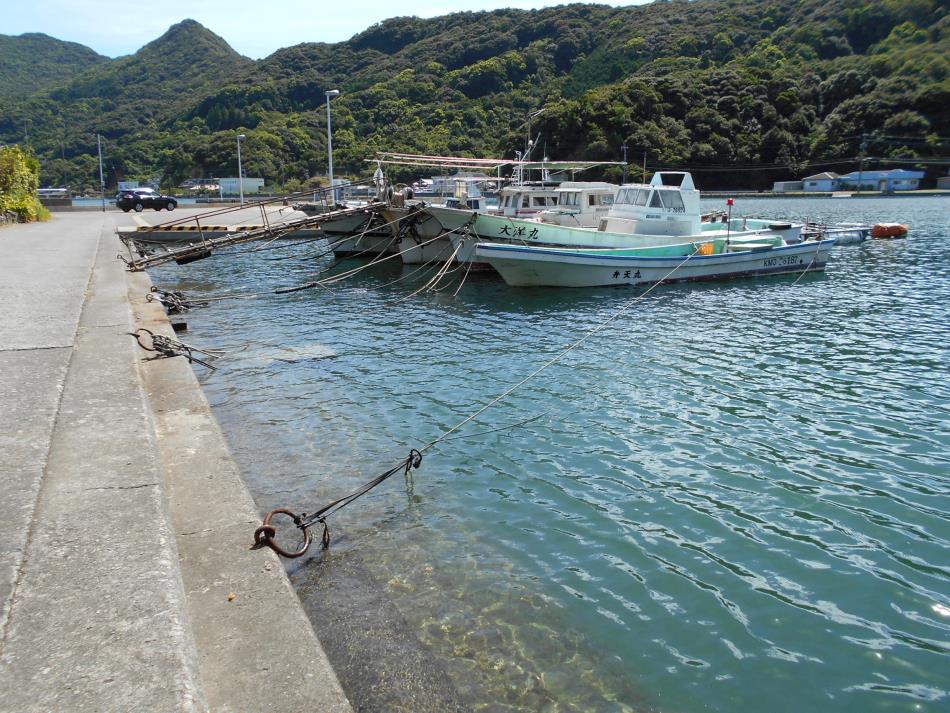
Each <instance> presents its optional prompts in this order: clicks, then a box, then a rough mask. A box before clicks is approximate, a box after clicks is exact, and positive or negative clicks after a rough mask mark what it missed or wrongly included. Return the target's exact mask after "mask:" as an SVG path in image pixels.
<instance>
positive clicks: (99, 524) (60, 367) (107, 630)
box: [0, 212, 350, 712]
mask: <svg viewBox="0 0 950 713" xmlns="http://www.w3.org/2000/svg"><path fill="white" fill-rule="evenodd" d="M117 222H119V223H120V224H121V223H126V222H127V218H126V216H123V215H122V214H116V213H112V212H110V213H93V212H73V213H61V214H56V217H54V219H53V220H52V221H50V222H49V223H45V224H34V225H24V226H10V227H6V228H2V229H0V314H2V317H0V492H2V493H3V497H2V498H0V691H2V692H3V695H2V697H0V710H2V711H49V710H94V711H129V710H156V711H178V710H180V711H193V710H194V711H203V710H265V709H267V710H275V711H281V710H320V711H334V712H335V711H341V712H343V711H349V710H350V708H349V704H348V703H347V701H346V698H345V696H344V694H343V692H342V690H341V689H340V687H339V684H338V682H337V681H336V677H335V675H334V674H333V671H332V670H331V669H330V667H329V664H328V663H327V660H326V657H325V655H324V653H323V650H322V648H321V647H320V644H319V642H318V641H317V640H316V637H315V636H314V635H313V631H312V629H311V628H310V625H309V622H308V621H307V619H306V617H305V616H304V614H303V613H302V610H301V608H300V605H299V601H298V600H297V599H296V595H294V593H293V591H292V590H291V589H290V586H289V584H288V582H287V579H286V576H285V574H284V571H283V568H282V566H281V565H280V564H279V562H278V561H277V560H276V558H275V557H273V556H272V554H271V553H270V552H269V551H250V550H248V544H249V536H250V532H252V530H253V523H254V522H255V520H256V518H257V513H256V511H255V508H254V506H253V503H252V502H251V500H250V497H249V496H248V495H247V491H246V489H245V488H244V486H243V483H242V482H241V480H240V476H239V473H238V472H237V469H236V467H235V466H234V463H233V461H232V460H231V458H230V455H229V454H228V452H227V448H226V446H225V445H224V442H223V439H222V438H221V434H220V431H219V430H218V428H217V424H216V423H215V422H214V419H213V417H212V416H211V414H210V410H209V409H208V406H207V402H206V401H205V400H204V396H203V395H202V394H201V391H200V388H199V387H198V386H197V382H196V380H195V378H194V375H193V373H192V372H191V368H190V367H189V366H188V365H187V363H185V362H184V360H182V359H167V360H162V361H160V362H158V361H156V362H143V361H142V354H143V352H140V351H138V348H137V347H136V346H135V343H134V341H133V340H132V339H131V338H130V337H129V336H128V335H127V334H126V333H127V332H128V331H130V330H131V329H132V326H133V323H134V324H138V325H145V326H149V327H150V328H152V329H155V330H157V331H160V330H165V331H166V332H167V333H168V334H171V332H170V331H168V330H169V328H168V325H167V321H166V320H165V318H164V314H163V313H162V312H161V310H160V308H158V307H157V306H156V305H151V304H147V303H145V301H144V299H142V296H143V295H144V293H145V292H146V291H147V289H148V285H149V283H148V278H147V276H144V275H137V276H127V275H126V273H125V272H124V271H123V269H122V265H121V263H119V262H118V261H117V260H116V258H115V256H116V254H117V253H118V252H119V248H120V247H121V246H120V244H119V242H118V240H117V238H116V236H115V228H116V223H117ZM156 404H158V405H156Z"/></svg>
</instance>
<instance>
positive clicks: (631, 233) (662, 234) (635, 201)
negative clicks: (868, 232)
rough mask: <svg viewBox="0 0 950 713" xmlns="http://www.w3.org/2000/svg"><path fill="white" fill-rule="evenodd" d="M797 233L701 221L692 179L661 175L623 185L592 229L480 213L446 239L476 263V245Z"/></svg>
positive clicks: (756, 222)
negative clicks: (604, 214) (644, 181)
mask: <svg viewBox="0 0 950 713" xmlns="http://www.w3.org/2000/svg"><path fill="white" fill-rule="evenodd" d="M436 215H437V216H438V213H436ZM440 220H441V218H440ZM801 230H802V226H801V225H800V224H793V223H787V222H779V221H770V220H763V219H756V218H749V217H742V218H735V219H729V218H728V217H724V218H720V219H714V220H706V221H704V220H703V216H702V215H701V213H700V198H699V191H698V190H696V187H695V186H694V184H693V178H692V176H691V175H690V174H689V173H685V172H680V171H660V172H658V173H656V174H654V176H653V178H652V180H651V181H650V183H649V184H632V185H625V186H622V187H621V188H620V190H619V191H618V193H617V196H616V198H615V199H614V203H613V205H612V206H611V208H610V210H609V211H608V213H607V215H606V216H605V217H603V218H601V220H600V224H599V225H598V227H597V228H596V229H591V228H573V227H569V226H564V225H553V224H548V223H542V222H535V221H524V220H517V219H514V218H507V217H501V216H492V215H486V214H483V213H479V214H473V217H471V223H470V224H469V227H468V230H467V232H459V233H454V234H450V235H449V239H450V240H451V241H452V243H453V246H454V247H456V248H457V251H456V259H457V260H459V261H460V262H469V261H472V260H473V259H475V261H476V262H477V258H476V256H475V246H476V245H477V244H478V243H480V242H491V243H510V244H513V245H538V246H544V247H553V248H581V249H590V248H640V247H650V246H655V245H672V244H676V243H684V242H706V241H709V240H713V239H715V238H719V237H721V238H726V239H729V238H734V239H740V238H742V237H747V236H748V237H755V236H765V237H769V236H777V237H780V238H781V239H782V240H783V241H785V242H788V243H791V242H794V241H795V240H797V239H799V238H800V236H801Z"/></svg>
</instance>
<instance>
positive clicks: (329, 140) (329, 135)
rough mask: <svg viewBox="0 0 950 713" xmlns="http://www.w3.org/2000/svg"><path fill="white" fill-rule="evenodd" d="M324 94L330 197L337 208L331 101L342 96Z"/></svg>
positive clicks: (332, 92)
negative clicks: (334, 184)
mask: <svg viewBox="0 0 950 713" xmlns="http://www.w3.org/2000/svg"><path fill="white" fill-rule="evenodd" d="M324 94H326V96H327V162H328V163H329V169H330V171H329V173H330V196H331V197H332V199H333V205H334V206H335V205H336V194H335V193H334V192H333V129H332V128H331V127H330V100H331V99H333V97H338V96H340V90H339V89H328V90H327V91H325V92H324Z"/></svg>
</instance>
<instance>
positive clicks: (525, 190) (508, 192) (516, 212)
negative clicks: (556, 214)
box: [498, 183, 558, 218]
mask: <svg viewBox="0 0 950 713" xmlns="http://www.w3.org/2000/svg"><path fill="white" fill-rule="evenodd" d="M557 196H558V192H557V187H556V186H553V185H550V184H548V185H545V184H536V183H520V184H518V185H512V186H505V187H504V188H502V189H501V190H500V191H498V215H504V216H507V217H509V218H534V217H535V216H537V215H538V214H539V213H540V212H541V211H543V210H549V209H551V208H554V207H555V206H556V205H557Z"/></svg>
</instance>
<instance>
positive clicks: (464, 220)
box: [399, 206, 479, 265]
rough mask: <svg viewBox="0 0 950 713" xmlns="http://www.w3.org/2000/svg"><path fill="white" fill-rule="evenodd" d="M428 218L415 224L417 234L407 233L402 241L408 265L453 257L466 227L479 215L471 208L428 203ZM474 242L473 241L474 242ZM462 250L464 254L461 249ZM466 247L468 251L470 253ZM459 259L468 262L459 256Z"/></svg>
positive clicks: (401, 252)
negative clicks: (445, 206)
mask: <svg viewBox="0 0 950 713" xmlns="http://www.w3.org/2000/svg"><path fill="white" fill-rule="evenodd" d="M425 212H426V215H427V219H426V220H423V221H420V222H419V223H418V224H417V225H416V226H415V234H411V233H410V235H408V236H405V237H404V238H403V239H402V242H401V243H400V251H399V254H400V255H401V256H402V261H403V263H405V264H406V265H422V264H425V263H429V262H445V261H446V260H449V259H452V255H453V254H454V253H455V250H456V247H458V244H459V242H458V239H459V238H462V237H464V232H463V231H464V228H465V226H466V225H469V224H471V223H472V222H473V220H474V219H475V216H477V215H479V214H478V213H477V212H475V211H472V210H463V209H459V208H444V207H441V206H427V207H426V209H425ZM471 244H472V245H474V241H471ZM464 248H465V246H463V247H462V248H460V249H459V253H461V251H462V249H464ZM470 253H471V250H467V251H466V254H467V255H468V254H470ZM455 260H457V261H458V262H465V260H463V259H462V258H461V257H459V256H458V255H456V256H455Z"/></svg>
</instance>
